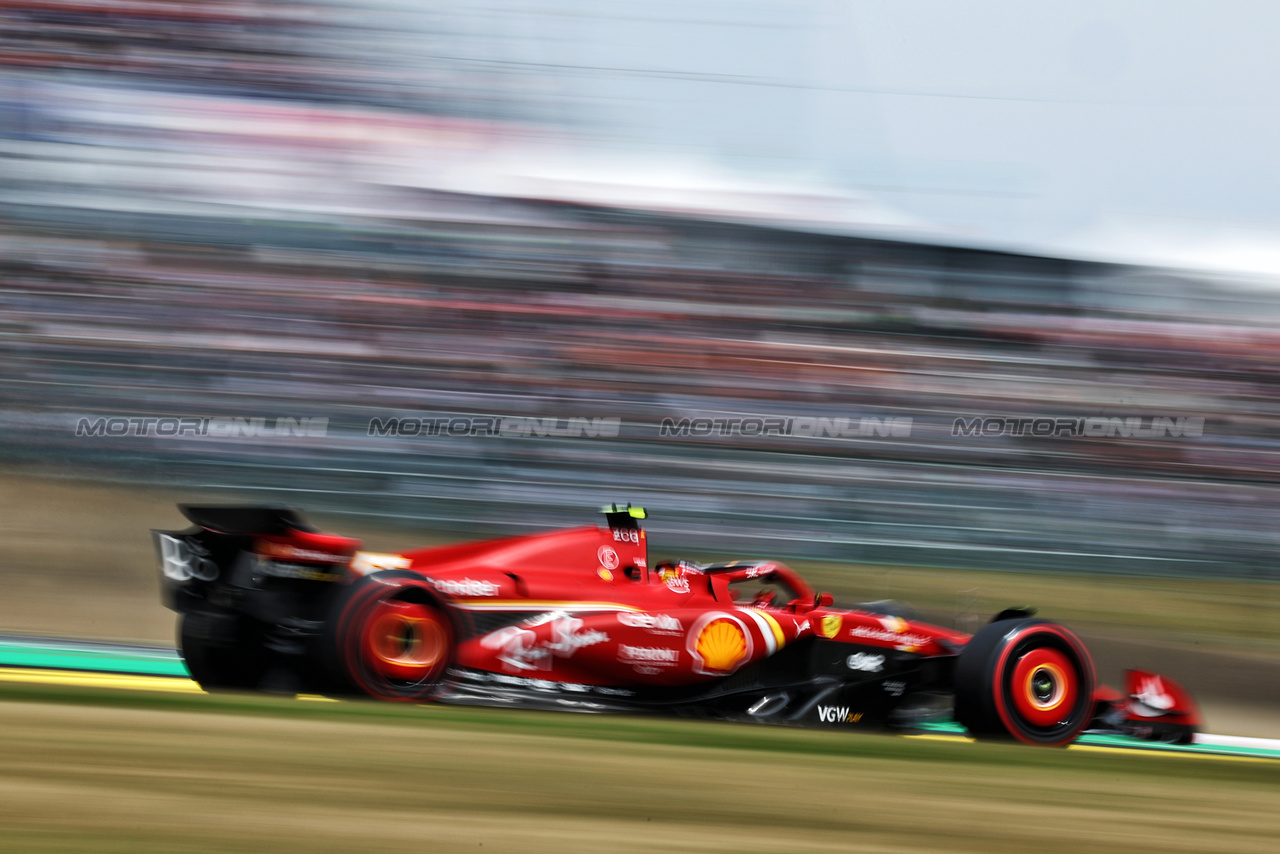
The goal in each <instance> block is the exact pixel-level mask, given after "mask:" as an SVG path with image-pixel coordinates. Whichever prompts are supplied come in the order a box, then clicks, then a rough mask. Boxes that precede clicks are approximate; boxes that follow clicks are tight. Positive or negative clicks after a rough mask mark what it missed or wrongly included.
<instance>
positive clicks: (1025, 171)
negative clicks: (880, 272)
mask: <svg viewBox="0 0 1280 854" xmlns="http://www.w3.org/2000/svg"><path fill="white" fill-rule="evenodd" d="M377 2H381V3H384V4H387V5H389V6H393V7H399V8H401V9H403V10H405V11H404V12H403V14H404V15H405V16H406V17H405V18H404V20H405V21H413V22H414V26H412V27H408V28H406V31H414V32H417V33H427V34H428V35H426V36H425V37H423V38H418V37H416V36H414V37H407V36H402V39H401V41H400V44H401V49H402V50H405V51H406V52H408V53H416V54H421V55H422V56H423V57H424V58H426V59H427V61H429V62H441V61H444V62H447V63H453V64H461V65H462V66H463V67H466V68H469V69H473V70H476V71H477V72H484V73H486V74H492V75H493V79H494V80H496V81H498V83H497V85H499V86H502V87H504V88H506V89H507V91H508V93H509V94H511V95H513V96H514V97H516V98H519V99H524V100H527V101H528V103H529V106H530V108H531V109H534V110H535V111H537V112H538V113H539V114H540V115H542V116H544V117H545V118H546V119H547V120H549V121H554V122H560V123H564V124H566V125H570V126H573V127H575V128H576V129H577V130H576V131H575V133H576V143H575V144H576V145H580V146H582V147H584V148H587V149H591V150H593V151H600V150H606V151H610V152H614V153H616V154H617V156H618V157H619V158H620V159H622V160H626V159H630V162H632V163H635V164H637V166H638V168H643V166H641V164H651V163H653V162H655V161H659V160H662V159H664V158H665V159H670V160H673V161H680V162H682V163H689V164H695V165H698V164H700V165H701V166H703V167H705V168H708V169H718V170H731V171H733V172H734V173H737V174H742V175H749V176H752V177H753V178H755V179H764V180H770V181H772V180H784V179H785V180H795V179H799V180H802V181H804V182H807V183H809V184H811V185H816V186H821V187H825V188H834V189H839V190H842V191H845V192H849V193H853V194H861V195H865V196H868V197H870V198H872V199H874V200H876V201H878V202H880V203H883V204H884V205H886V206H888V207H889V208H893V209H896V210H899V211H902V212H904V213H906V214H909V215H911V216H913V217H915V218H918V219H919V220H922V221H924V222H925V223H928V224H929V225H930V226H933V227H936V228H938V229H939V230H940V231H941V232H942V233H944V234H946V235H949V236H950V237H949V239H952V240H954V241H956V242H968V243H976V244H982V245H991V246H999V247H1009V248H1029V249H1039V250H1045V251H1051V252H1063V253H1067V254H1073V255H1088V256H1094V257H1111V258H1133V259H1135V260H1143V261H1151V262H1156V263H1172V264H1182V263H1187V264H1194V265H1207V266H1221V267H1226V268H1232V269H1257V270H1266V271H1270V272H1277V273H1280V169H1278V168H1277V162H1278V160H1280V155H1278V154H1277V152H1278V151H1280V146H1278V145H1277V143H1280V133H1278V130H1280V49H1278V48H1277V43H1280V4H1273V3H1266V2H1213V3H1208V2H1203V3H1200V2H1197V3H1177V2H1168V0H1163V2H1081V0H1077V2H1073V3H1070V4H1061V3H1057V4H1050V3H1038V2H1030V3H1029V2H1025V0H1023V2H992V0H971V2H965V3H956V2H953V0H921V1H920V2H908V1H907V0H900V1H899V2H875V3H873V2H856V0H786V2H783V0H756V2H751V0H719V2H717V0H648V2H644V3H636V2H625V3H624V2H612V0H497V2H473V3H463V2H452V3H448V4H440V5H439V6H437V7H434V8H430V7H429V8H428V9H427V10H425V11H423V10H422V6H421V5H420V4H411V3H407V2H406V0H377ZM411 10H416V11H411ZM444 56H447V57H449V59H447V60H442V59H441V57H444Z"/></svg>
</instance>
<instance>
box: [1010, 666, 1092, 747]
mask: <svg viewBox="0 0 1280 854" xmlns="http://www.w3.org/2000/svg"><path fill="white" fill-rule="evenodd" d="M1009 688H1010V693H1011V694H1012V695H1013V707H1014V708H1015V709H1016V710H1017V713H1018V716H1019V717H1021V718H1022V719H1023V720H1024V721H1026V722H1027V723H1028V724H1031V725H1032V726H1037V727H1052V726H1056V725H1057V724H1059V723H1061V722H1063V721H1065V720H1066V719H1067V718H1068V717H1069V716H1070V715H1071V713H1072V711H1073V710H1074V709H1075V706H1076V698H1077V695H1078V694H1079V691H1080V676H1079V674H1078V673H1077V672H1076V668H1075V665H1073V664H1072V663H1071V660H1070V659H1069V658H1067V656H1065V655H1063V654H1062V653H1061V652H1059V651H1058V650H1056V649H1053V648H1052V647H1040V648H1039V649H1033V650H1031V651H1030V652H1028V653H1027V654H1026V655H1024V656H1022V657H1021V658H1019V659H1018V663H1017V664H1016V665H1015V666H1014V668H1013V678H1012V680H1011V682H1010V685H1009Z"/></svg>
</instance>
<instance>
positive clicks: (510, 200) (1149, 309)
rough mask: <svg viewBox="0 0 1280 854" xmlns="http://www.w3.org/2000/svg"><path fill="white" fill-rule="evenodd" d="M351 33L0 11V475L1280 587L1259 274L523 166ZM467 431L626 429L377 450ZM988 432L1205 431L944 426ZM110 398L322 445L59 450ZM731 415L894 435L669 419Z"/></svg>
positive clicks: (833, 551) (708, 541)
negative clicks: (1174, 421)
mask: <svg viewBox="0 0 1280 854" xmlns="http://www.w3.org/2000/svg"><path fill="white" fill-rule="evenodd" d="M356 13H357V10H355V9H352V8H350V7H346V6H343V5H341V4H325V5H323V6H321V5H318V4H309V3H303V2H294V3H275V2H271V3H258V2H249V0H241V2H222V1H221V0H205V2H184V3H161V2H154V1H153V0H115V2H101V3H92V4H90V3H77V2H71V1H70V0H67V2H59V1H58V0H47V2H16V0H4V2H0V20H2V21H3V28H0V33H3V35H0V67H2V68H3V72H2V74H3V76H2V77H0V306H2V309H0V352H3V358H4V363H5V365H6V370H5V371H4V372H3V375H2V377H0V459H3V460H6V461H8V462H9V463H11V464H19V465H22V466H24V467H28V468H30V467H35V468H37V469H39V470H41V471H45V472H48V473H49V474H63V475H67V474H74V475H77V476H89V477H95V478H103V479H108V480H125V481H132V482H141V483H149V484H162V485H166V486H177V487H181V488H182V489H184V490H190V491H191V493H192V494H193V495H196V494H199V495H201V496H202V497H208V496H210V495H217V494H225V495H235V496H237V497H244V496H248V495H257V496H260V497H261V498H262V499H263V500H282V501H288V502H290V503H294V504H298V505H301V506H304V507H311V508H317V509H319V508H324V509H329V510H333V511H338V512H344V513H355V514H365V515H369V516H374V517H381V518H389V519H398V520H402V521H403V522H404V523H405V524H411V525H415V526H418V527H421V528H426V529H448V530H450V531H457V530H468V531H481V532H498V531H510V530H512V529H515V528H518V527H521V526H544V525H551V524H561V523H575V522H579V521H582V520H583V519H584V518H589V516H586V515H584V514H587V513H589V511H590V509H591V506H592V505H594V504H600V503H605V502H607V501H615V500H624V501H625V500H630V501H633V502H635V503H639V504H643V505H646V506H648V507H649V508H651V510H653V511H656V512H655V514H654V515H655V518H654V520H653V524H652V526H651V527H652V529H653V530H654V533H655V536H657V537H659V541H660V542H662V543H663V544H664V545H667V544H672V545H696V546H698V547H701V548H704V549H715V548H720V547H723V548H724V549H725V550H726V551H728V550H731V549H732V550H734V551H737V552H741V551H743V550H744V548H745V549H746V550H748V551H749V550H757V551H759V552H761V553H771V554H790V555H802V556H808V557H816V558H839V559H847V560H858V561H868V562H888V563H908V564H932V565H957V566H991V567H1005V568H1025V569H1072V570H1082V571H1127V572H1157V573H1166V572H1168V573H1187V572H1190V573H1201V572H1213V573H1218V574H1232V575H1242V576H1258V577H1261V576H1271V577H1274V576H1275V575H1276V571H1275V570H1274V569H1273V562H1272V560H1271V556H1272V555H1273V554H1274V553H1275V552H1276V551H1277V545H1278V544H1280V533H1277V530H1276V526H1275V525H1274V524H1273V519H1274V518H1276V515H1277V511H1278V510H1280V493H1278V492H1277V484H1278V482H1280V457H1278V455H1277V454H1278V452H1280V430H1277V429H1276V428H1277V416H1278V414H1280V406H1278V405H1277V395H1276V393H1275V389H1276V382H1277V367H1276V365H1277V359H1276V356H1277V352H1278V350H1280V332H1277V331H1276V327H1275V320H1276V313H1277V312H1276V308H1277V304H1276V302H1275V300H1274V298H1273V297H1272V295H1271V293H1270V292H1269V291H1268V290H1267V287H1268V284H1269V283H1265V282H1258V281H1252V280H1245V279H1241V278H1234V279H1228V278H1224V277H1211V276H1208V275H1204V274H1197V275H1195V276H1191V275H1189V274H1183V273H1179V272H1177V271H1171V270H1153V269H1142V268H1136V267H1127V266H1120V265H1113V264H1099V263H1087V262H1081V261H1072V260H1068V259H1056V258H1043V257H1032V256H1025V255H1014V254H1004V253H997V252H990V251H979V250H974V249H966V248H961V247H957V246H946V245H941V244H940V243H938V242H934V243H928V242H922V241H921V236H920V234H918V233H915V232H912V231H911V229H912V228H914V226H913V224H912V223H910V222H909V221H908V220H907V219H905V218H901V217H897V216H896V215H895V214H893V212H892V211H887V210H884V209H881V208H878V207H877V206H875V205H874V204H871V203H869V202H867V201H865V200H860V199H851V198H836V197H830V198H817V197H815V196H814V195H813V194H812V193H810V194H808V195H804V194H797V193H796V192H792V191H785V192H784V191H778V190H776V189H772V190H771V189H767V188H760V187H753V186H736V187H727V188H726V187H722V188H720V191H719V192H718V194H715V193H704V194H702V195H697V196H689V195H685V194H681V193H660V192H656V191H655V192H651V193H648V194H636V193H634V192H633V193H624V192H620V191H618V185H617V184H613V185H610V187H612V189H610V187H605V186H603V185H602V184H601V183H600V182H599V181H596V180H592V181H588V180H587V179H585V178H584V177H583V176H582V175H581V174H579V175H577V176H576V177H575V178H573V179H572V180H570V179H566V178H564V177H562V176H561V177H548V176H549V175H553V173H554V174H561V173H555V171H554V170H550V169H548V168H539V169H534V168H531V167H530V164H540V165H542V166H545V164H547V163H549V162H551V161H552V160H554V159H555V158H556V157H557V155H556V154H555V152H556V151H557V150H558V149H557V143H556V135H557V133H559V132H560V131H561V130H563V127H561V128H560V129H559V130H557V128H556V125H555V124H554V123H550V122H548V121H547V120H546V117H545V116H541V117H540V116H538V115H536V114H535V113H536V111H533V110H531V109H530V108H529V107H528V105H527V104H525V103H523V102H521V100H520V99H518V98H515V97H511V96H510V95H509V94H508V96H506V97H496V96H491V97H487V98H482V97H480V95H479V93H484V92H488V93H492V92H494V91H496V89H495V87H494V86H492V85H490V83H489V82H488V81H487V80H486V78H485V75H487V74H489V73H490V72H489V71H488V70H486V69H480V70H479V71H476V70H474V69H472V70H470V71H468V70H465V69H460V68H459V67H455V66H451V65H449V64H448V63H443V62H442V64H440V65H438V66H436V67H433V68H427V69H425V70H420V74H421V75H422V76H420V77H419V78H417V79H406V77H405V74H404V72H403V69H399V70H398V69H396V67H395V66H394V65H391V64H388V63H379V62H377V61H374V59H372V58H371V57H370V56H368V55H367V54H368V50H367V48H366V49H364V50H363V51H362V50H359V49H357V47H356V46H357V45H366V46H367V44H368V43H369V38H368V37H367V34H365V35H361V36H353V35H352V30H351V27H352V26H353V25H352V16H353V15H356ZM335 21H336V22H339V23H341V26H339V24H338V23H335ZM505 91H507V92H508V93H510V91H511V90H509V89H507V90H505ZM557 162H559V161H557ZM631 186H632V189H633V190H634V189H635V185H634V184H632V185H631ZM650 189H652V188H650ZM906 237H913V238H914V239H912V240H907V239H904V238H906ZM464 416H500V417H526V418H538V419H557V420H563V419H568V418H573V417H582V418H618V419H621V429H620V432H619V435H618V436H617V437H616V438H612V437H555V436H546V437H536V436H529V437H514V436H488V435H476V436H471V435H455V436H450V435H438V436H423V435H416V436H391V435H378V433H377V431H371V430H370V427H369V425H370V422H371V420H372V419H380V420H383V419H389V418H399V417H413V418H445V417H464ZM984 416H992V417H1033V416H1049V417H1063V418H1070V417H1076V418H1088V417H1098V416H1116V417H1129V416H1136V417H1139V418H1144V419H1152V418H1159V417H1168V418H1178V417H1192V418H1196V417H1199V418H1203V419H1204V428H1203V434H1202V435H1200V436H1183V437H1176V436H1157V437H1145V438H1144V437H1132V436H1131V437H1127V438H1126V437H1123V436H1114V437H1110V438H1106V437H1074V438H1073V437H1068V436H1013V435H1000V436H995V435H991V436H963V435H961V436H957V435H954V432H955V431H954V429H953V428H954V424H955V421H956V419H957V418H963V419H972V418H975V417H984ZM104 417H117V418H128V417H152V418H158V417H226V418H254V417H264V418H268V419H275V418H276V417H289V418H326V419H328V422H327V430H325V431H324V435H323V436H318V435H313V436H284V437H277V436H259V437H250V436H228V437H221V438H218V437H210V436H194V435H181V436H160V435H154V434H152V435H132V434H131V435H124V436H107V435H98V436H84V435H81V436H77V435H76V433H77V431H76V428H77V425H78V424H80V423H81V421H82V419H87V420H89V421H93V420H94V419H99V418H104ZM735 417H736V418H742V417H748V418H749V417H781V418H826V419H839V418H850V419H853V420H854V421H855V422H859V421H860V419H862V418H870V419H882V420H883V419H890V418H892V419H902V418H909V419H911V421H910V423H911V428H910V431H909V433H907V434H899V435H881V434H879V433H876V432H875V431H874V430H873V431H871V432H870V434H868V435H846V436H842V437H833V436H825V437H808V436H803V435H793V436H777V435H756V436H749V435H742V434H741V433H740V432H738V433H733V434H731V435H726V436H720V435H711V436H697V435H682V436H672V435H665V436H664V435H662V432H663V431H662V428H661V425H662V423H663V421H664V419H668V420H670V421H679V420H680V419H686V418H687V419H695V418H712V419H714V418H735ZM557 423H558V422H557ZM82 432H83V431H82ZM517 506H518V508H519V509H516V508H517Z"/></svg>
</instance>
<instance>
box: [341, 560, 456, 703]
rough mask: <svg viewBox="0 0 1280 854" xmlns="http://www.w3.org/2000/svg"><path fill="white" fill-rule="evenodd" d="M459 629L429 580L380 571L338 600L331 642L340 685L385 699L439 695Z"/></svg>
mask: <svg viewBox="0 0 1280 854" xmlns="http://www.w3.org/2000/svg"><path fill="white" fill-rule="evenodd" d="M454 637H455V632H454V628H453V624H452V623H451V621H450V619H449V615H448V613H447V612H446V611H445V610H444V607H443V606H442V605H441V604H440V601H439V600H438V599H437V598H436V596H435V594H434V593H433V592H432V590H431V588H430V587H429V586H428V585H427V583H426V581H425V580H423V579H422V577H421V576H418V575H416V574H414V573H410V572H402V571H391V572H379V573H375V574H374V575H370V576H368V577H367V578H364V579H361V580H360V581H358V582H356V583H355V584H354V585H352V586H351V587H350V588H349V589H348V590H345V591H343V594H342V595H340V596H339V598H338V600H337V601H336V602H335V603H334V611H333V617H332V618H331V619H330V620H329V624H328V634H327V636H326V644H327V646H328V648H329V649H328V652H329V653H330V656H331V670H332V671H333V672H334V676H335V677H336V678H337V681H338V683H339V684H340V685H342V686H344V687H348V688H351V689H354V690H356V691H359V692H361V693H364V694H368V695H369V696H371V697H376V698H378V699H380V700H404V701H411V702H421V701H425V700H430V699H432V698H434V697H435V695H436V694H437V693H438V691H439V689H440V685H441V683H442V682H443V680H444V677H445V674H446V671H447V670H448V668H449V664H450V663H451V662H452V660H453V652H454Z"/></svg>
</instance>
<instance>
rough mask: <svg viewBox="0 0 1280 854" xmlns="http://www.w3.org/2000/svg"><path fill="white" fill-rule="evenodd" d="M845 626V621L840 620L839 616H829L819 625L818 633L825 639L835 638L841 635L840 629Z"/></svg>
mask: <svg viewBox="0 0 1280 854" xmlns="http://www.w3.org/2000/svg"><path fill="white" fill-rule="evenodd" d="M843 625H844V620H842V619H840V615H839V614H827V615H826V616H825V617H823V618H822V621H821V622H820V623H818V633H819V634H821V635H822V636H823V637H824V638H834V637H835V636H836V635H838V634H840V628H841V627H842V626H843Z"/></svg>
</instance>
